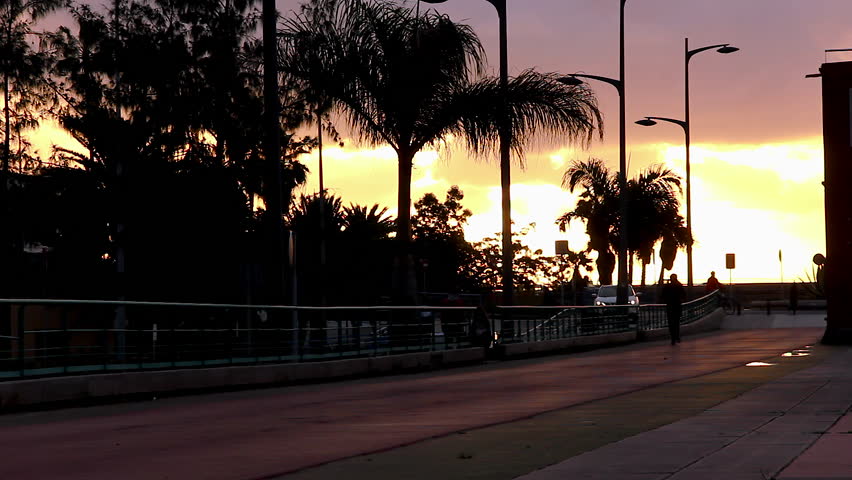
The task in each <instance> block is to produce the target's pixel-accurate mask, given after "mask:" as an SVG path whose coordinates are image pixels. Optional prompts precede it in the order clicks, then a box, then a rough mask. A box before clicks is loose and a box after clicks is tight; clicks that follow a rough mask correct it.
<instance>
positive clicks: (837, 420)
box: [767, 380, 852, 480]
mask: <svg viewBox="0 0 852 480" xmlns="http://www.w3.org/2000/svg"><path fill="white" fill-rule="evenodd" d="M830 383H831V380H826V381H825V383H823V385H822V387H820V388H824V387H825V386H826V385H828V384H830ZM815 393H816V392H814V394H815ZM812 395H813V394H812ZM850 411H852V408H847V409H846V411H844V412H841V413H840V415H838V416H837V417H836V418H835V419H834V421H833V422H832V423H831V425H829V426H827V427H825V429H824V430H821V431H819V432H813V433H814V434H815V435H816V437H815V438H814V440H813V441H812V442H810V443H809V444H808V446H807V448H805V449H803V450H802V451H801V452H799V453H798V454H796V456H794V457H793V458H791V459H790V460H789V461H788V462H787V463H785V464H784V466H783V467H781V468H779V469H778V471H776V472H774V473H773V474H772V476H771V477H767V478H768V479H770V480H773V479H775V477H777V476H778V475H779V474H780V473H782V472H783V471H784V470H786V469H787V467H789V466H790V465H792V464H793V463H794V462H795V461H796V460H798V459H799V457H801V456H802V455H804V454H805V452H807V451H808V449H810V448H811V447H813V446H814V445H816V443H817V442H818V441H819V440H820V439H821V438H823V437H825V436H826V435H828V434H829V432H831V429H832V428H834V426H835V425H837V424H838V423H840V421H841V420H842V419H843V417H844V415H847V414H848V413H849V412H850ZM849 433H852V432H849Z"/></svg>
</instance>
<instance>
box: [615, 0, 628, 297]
mask: <svg viewBox="0 0 852 480" xmlns="http://www.w3.org/2000/svg"><path fill="white" fill-rule="evenodd" d="M626 2H627V0H621V12H620V20H619V24H620V32H619V33H620V37H619V55H618V65H619V82H620V88H619V92H618V93H619V96H618V124H619V129H620V132H619V138H618V146H619V152H618V188H619V190H620V194H619V200H620V202H619V204H620V208H619V210H620V217H621V220H620V222H619V227H618V228H619V237H620V242H619V248H618V287H617V289H616V296H617V298H616V302H617V303H618V304H620V305H621V304H625V303H627V246H628V241H627V129H626V123H627V121H626V112H625V110H626V108H625V105H626V91H625V90H626V89H625V75H624V4H625V3H626Z"/></svg>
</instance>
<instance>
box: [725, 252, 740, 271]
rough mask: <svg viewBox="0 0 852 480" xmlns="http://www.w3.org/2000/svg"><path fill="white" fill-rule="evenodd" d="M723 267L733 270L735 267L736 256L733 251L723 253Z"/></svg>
mask: <svg viewBox="0 0 852 480" xmlns="http://www.w3.org/2000/svg"><path fill="white" fill-rule="evenodd" d="M725 268H727V269H729V270H733V269H735V268H737V257H736V255H735V254H733V253H726V254H725Z"/></svg>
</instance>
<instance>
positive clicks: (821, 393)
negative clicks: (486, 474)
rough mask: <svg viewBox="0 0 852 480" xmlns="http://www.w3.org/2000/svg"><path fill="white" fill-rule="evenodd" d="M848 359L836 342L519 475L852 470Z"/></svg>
mask: <svg viewBox="0 0 852 480" xmlns="http://www.w3.org/2000/svg"><path fill="white" fill-rule="evenodd" d="M803 354H804V353H803ZM850 366H852V348H843V349H836V351H834V352H832V354H831V355H830V356H829V358H828V359H827V360H825V362H823V363H822V364H820V365H818V366H815V367H812V368H809V369H806V370H801V371H799V372H796V373H792V374H790V375H788V376H785V377H783V378H781V379H779V380H775V381H773V382H770V383H767V384H765V385H763V386H760V387H757V388H755V389H754V390H752V391H750V392H747V393H745V394H744V395H741V396H740V397H737V398H735V399H733V400H729V401H727V402H724V403H722V404H720V405H718V406H716V407H713V408H711V409H708V410H706V411H705V412H703V413H701V414H699V415H696V416H694V417H690V418H687V419H684V420H681V421H678V422H675V423H672V424H670V425H666V426H664V427H660V428H657V429H654V430H651V431H648V432H645V433H642V434H639V435H635V436H633V437H630V438H627V439H625V440H622V441H619V442H615V443H613V444H610V445H607V446H605V447H602V448H599V449H596V450H593V451H590V452H587V453H584V454H582V455H578V456H576V457H573V458H570V459H568V460H565V461H563V462H561V463H558V464H556V465H553V466H550V467H548V468H545V469H542V470H539V471H536V472H534V473H531V474H529V475H525V476H523V477H521V478H522V479H524V480H551V479H564V478H584V479H601V480H603V479H643V480H644V479H649V480H652V479H653V480H657V479H659V480H662V479H672V480H681V479H683V480H686V479H691V480H702V479H708V480H709V479H722V478H724V479H732V480H738V479H742V480H752V479H754V480H764V479H770V478H779V479H787V480H794V479H796V480H799V479H806V478H807V479H816V478H833V479H839V478H846V479H848V478H852V435H850V433H852V418H850V415H849V413H848V412H849V408H850V406H852V369H850ZM754 368H773V365H767V366H764V367H754ZM803 453H804V455H803Z"/></svg>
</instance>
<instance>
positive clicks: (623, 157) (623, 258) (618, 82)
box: [489, 0, 628, 305]
mask: <svg viewBox="0 0 852 480" xmlns="http://www.w3.org/2000/svg"><path fill="white" fill-rule="evenodd" d="M489 1H490V0H489ZM626 3H627V0H621V10H620V16H619V29H620V30H619V35H620V36H619V39H620V40H619V50H618V69H619V79H614V78H609V77H601V76H598V75H586V74H579V73H575V74H574V75H569V76H567V77H563V78H560V79H559V81H560V82H562V83H565V84H567V85H579V84H581V83H583V82H582V80H580V79H581V78H588V79H591V80H597V81H600V82H604V83H608V84H610V85H612V86H613V87H615V89H616V90H618V127H619V137H618V188H619V190H620V195H619V209H620V213H621V215H620V216H621V221H620V222H619V225H618V234H619V235H618V236H619V238H620V241H619V246H618V247H619V248H618V281H617V283H618V287H617V289H616V292H617V294H616V295H617V296H616V303H618V304H619V305H622V304H626V303H627V283H628V282H627V245H628V242H627V129H626V123H627V122H626V118H625V105H626V99H625V94H624V5H625V4H626Z"/></svg>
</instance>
